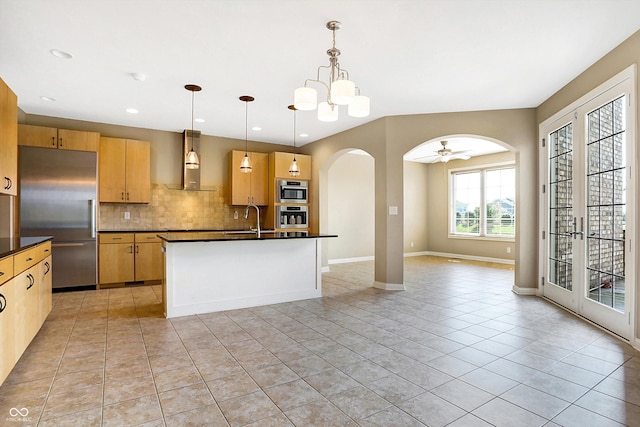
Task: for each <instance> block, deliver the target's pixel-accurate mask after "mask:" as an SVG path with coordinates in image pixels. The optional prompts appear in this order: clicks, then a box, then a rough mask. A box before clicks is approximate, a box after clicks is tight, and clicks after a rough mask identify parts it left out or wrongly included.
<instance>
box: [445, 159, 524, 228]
mask: <svg viewBox="0 0 640 427" xmlns="http://www.w3.org/2000/svg"><path fill="white" fill-rule="evenodd" d="M515 176H516V174H515V167H514V166H508V167H499V168H487V169H476V170H464V171H452V172H451V181H450V182H451V189H452V201H453V202H452V213H451V227H450V229H451V234H452V235H459V236H475V237H497V238H513V237H514V236H515V225H516V205H515V200H516V179H515Z"/></svg>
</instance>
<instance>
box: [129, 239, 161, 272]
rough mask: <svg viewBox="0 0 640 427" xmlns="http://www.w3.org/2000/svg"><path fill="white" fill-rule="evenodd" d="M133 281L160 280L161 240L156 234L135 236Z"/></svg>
mask: <svg viewBox="0 0 640 427" xmlns="http://www.w3.org/2000/svg"><path fill="white" fill-rule="evenodd" d="M134 240H135V244H136V247H135V280H136V281H145V280H162V277H163V275H164V270H163V266H162V240H160V238H159V237H158V236H157V233H136V234H135V238H134Z"/></svg>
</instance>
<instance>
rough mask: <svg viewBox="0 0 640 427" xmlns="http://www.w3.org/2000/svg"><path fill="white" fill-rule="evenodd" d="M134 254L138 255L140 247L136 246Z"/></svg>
mask: <svg viewBox="0 0 640 427" xmlns="http://www.w3.org/2000/svg"><path fill="white" fill-rule="evenodd" d="M136 253H137V254H139V253H140V246H138V245H136Z"/></svg>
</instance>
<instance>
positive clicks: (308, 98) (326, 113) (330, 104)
mask: <svg viewBox="0 0 640 427" xmlns="http://www.w3.org/2000/svg"><path fill="white" fill-rule="evenodd" d="M341 26H342V24H340V22H338V21H329V22H327V28H328V29H329V30H331V32H332V33H333V46H332V47H331V49H329V50H327V55H329V65H321V66H319V67H318V72H317V74H316V78H315V79H307V80H305V82H304V86H303V87H300V88H298V89H296V90H295V92H294V102H293V105H295V107H296V109H298V110H307V111H308V110H315V109H316V107H317V108H318V120H320V121H323V122H334V121H336V120H338V106H339V105H348V106H349V107H348V114H349V115H350V116H351V117H367V116H368V115H369V97H368V96H362V95H360V89H359V88H357V87H356V85H355V83H354V82H352V81H351V80H349V72H348V71H347V70H345V69H344V68H340V63H339V62H338V56H340V49H338V48H336V30H339V29H340V27H341ZM320 69H327V70H328V72H329V76H328V83H325V82H324V81H322V80H320ZM309 83H319V84H321V85H323V86H324V87H325V88H326V89H327V100H326V101H323V102H321V103H320V104H318V92H317V91H316V90H315V89H314V88H312V87H307V85H308V84H309Z"/></svg>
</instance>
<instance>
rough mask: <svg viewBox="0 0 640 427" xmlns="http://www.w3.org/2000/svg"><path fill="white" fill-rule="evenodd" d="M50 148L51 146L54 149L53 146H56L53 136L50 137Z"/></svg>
mask: <svg viewBox="0 0 640 427" xmlns="http://www.w3.org/2000/svg"><path fill="white" fill-rule="evenodd" d="M51 146H52V147H55V146H56V137H55V136H52V137H51Z"/></svg>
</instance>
